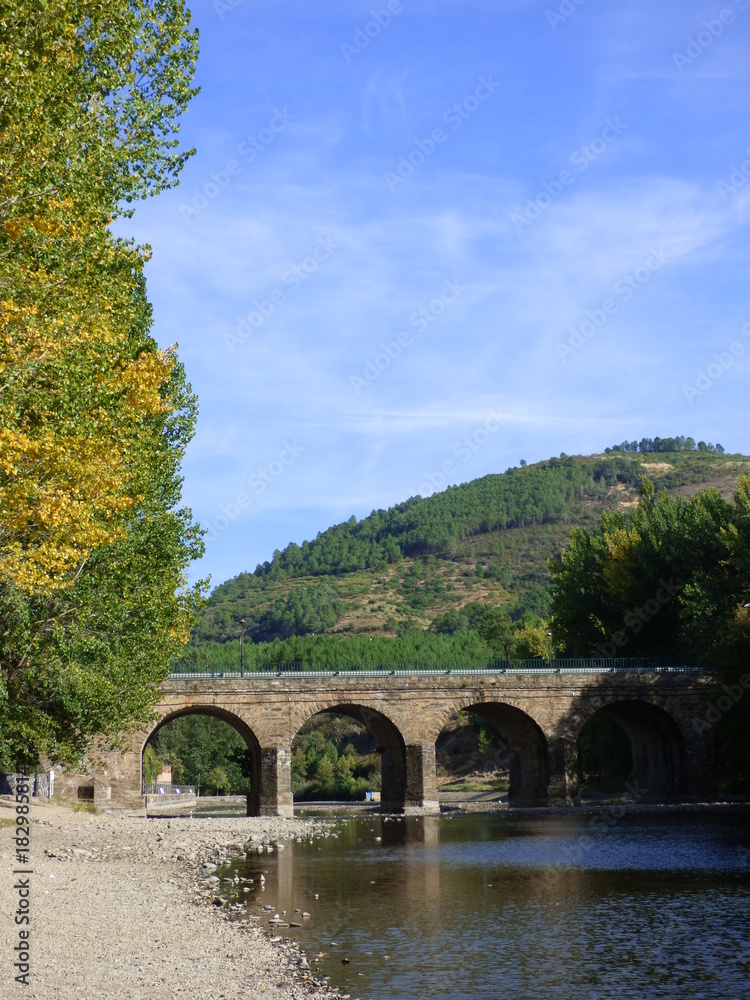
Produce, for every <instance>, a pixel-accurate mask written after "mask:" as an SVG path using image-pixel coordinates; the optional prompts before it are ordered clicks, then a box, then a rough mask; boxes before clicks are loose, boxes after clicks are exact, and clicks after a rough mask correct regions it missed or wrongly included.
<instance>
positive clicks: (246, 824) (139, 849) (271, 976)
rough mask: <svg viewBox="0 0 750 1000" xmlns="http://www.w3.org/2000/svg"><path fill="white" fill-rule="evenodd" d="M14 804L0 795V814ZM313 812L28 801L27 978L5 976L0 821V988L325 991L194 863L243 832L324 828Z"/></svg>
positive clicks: (11, 909)
mask: <svg viewBox="0 0 750 1000" xmlns="http://www.w3.org/2000/svg"><path fill="white" fill-rule="evenodd" d="M13 816H14V803H13V802H11V800H9V799H8V800H2V801H0V823H3V821H5V822H7V820H9V819H11V818H12V817H13ZM325 829H326V824H324V823H322V822H321V821H320V820H315V819H293V820H285V819H277V818H272V817H267V818H266V817H264V818H244V817H240V818H227V819H205V818H204V819H192V820H191V819H186V818H181V819H171V820H166V819H151V820H146V819H145V818H136V817H133V816H110V815H91V814H89V813H74V812H72V811H71V810H69V809H66V808H63V807H58V806H34V807H32V823H31V858H30V862H31V863H30V865H29V867H30V868H32V869H33V875H32V876H30V907H31V909H30V913H31V924H30V927H29V930H30V965H31V975H30V986H29V987H24V986H23V985H21V984H19V983H16V982H15V981H14V976H15V974H16V973H17V971H18V970H16V969H14V968H13V962H14V961H16V960H17V959H18V956H17V955H16V954H15V953H14V951H13V948H14V945H17V944H18V942H19V937H18V930H19V928H18V927H17V926H16V925H15V923H14V913H15V911H16V908H17V906H18V898H19V892H18V890H17V889H16V888H14V886H15V884H16V883H17V881H18V879H19V877H17V876H14V875H13V869H14V867H16V864H15V846H16V845H15V844H14V842H13V840H12V839H11V838H12V837H13V835H14V828H13V827H10V826H5V825H3V826H1V827H0V870H1V871H2V878H1V879H0V901H1V902H0V996H2V997H6V996H7V997H9V998H11V997H18V998H19V1000H20V998H21V997H24V998H26V997H33V998H35V1000H51V998H59V1000H65V998H68V997H70V998H73V997H76V998H80V997H86V998H87V1000H99V998H108V1000H109V998H118V1000H136V998H141V1000H162V998H164V1000H166V998H170V1000H171V998H173V997H186V998H188V997H189V998H195V1000H219V998H226V1000H230V998H235V997H236V998H243V1000H282V998H283V1000H302V998H308V997H311V996H314V997H319V998H321V1000H322V998H324V997H333V996H335V995H336V994H334V993H333V992H331V991H329V990H328V988H327V987H326V986H325V984H321V983H318V982H317V981H316V980H314V979H313V978H312V976H311V974H310V973H309V972H308V971H306V970H305V969H300V968H299V967H298V964H297V963H298V958H299V956H298V954H297V953H296V952H295V951H294V948H293V947H292V946H288V945H285V944H283V943H282V944H276V945H274V944H272V943H271V942H270V941H269V940H268V939H267V938H266V937H265V936H264V934H263V933H262V932H261V931H260V930H258V929H257V928H256V927H254V926H252V925H251V924H250V923H248V922H243V923H240V922H237V921H234V920H230V919H229V917H228V915H227V913H226V912H225V911H224V910H223V909H222V908H220V907H217V906H215V905H213V893H209V892H207V885H206V883H205V881H204V877H205V875H206V871H205V870H204V869H203V865H204V864H209V863H220V862H221V861H222V860H224V859H226V858H228V857H230V856H232V855H233V854H236V853H237V852H238V851H239V850H240V849H241V848H242V846H243V845H244V844H245V843H247V842H248V841H250V840H251V839H253V840H255V841H256V842H259V841H265V842H269V843H275V842H279V841H283V840H287V839H289V838H290V837H310V836H321V835H324V833H325Z"/></svg>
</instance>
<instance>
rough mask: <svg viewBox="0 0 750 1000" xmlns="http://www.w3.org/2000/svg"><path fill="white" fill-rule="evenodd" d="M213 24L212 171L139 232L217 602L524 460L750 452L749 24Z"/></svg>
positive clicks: (439, 6) (415, 20) (403, 9)
mask: <svg viewBox="0 0 750 1000" xmlns="http://www.w3.org/2000/svg"><path fill="white" fill-rule="evenodd" d="M373 12H374V13H373ZM193 16H194V22H195V24H196V26H197V27H198V28H199V29H200V38H201V42H200V45H201V56H200V61H199V65H198V72H197V83H198V84H199V85H200V86H201V88H202V89H201V93H200V95H199V96H198V97H197V98H196V99H195V101H194V102H193V104H192V105H191V107H190V109H189V111H188V113H187V114H186V116H185V118H184V120H183V128H182V138H183V141H184V143H185V144H186V145H190V146H192V145H194V146H195V147H196V148H197V155H196V156H195V157H193V158H192V159H191V160H190V161H189V163H188V164H187V166H186V168H185V170H184V172H183V175H182V180H181V183H180V186H179V187H178V188H176V189H175V190H173V191H171V192H167V193H166V194H163V195H161V196H159V197H158V198H157V199H154V200H151V201H148V202H145V203H143V204H142V205H140V206H139V207H138V209H137V212H136V215H135V218H134V219H132V220H127V222H126V223H124V224H122V225H121V226H120V231H122V232H125V233H127V234H129V235H133V236H135V237H136V239H137V240H138V241H139V242H147V243H150V244H151V246H152V247H153V260H152V261H151V263H150V264H149V265H148V268H147V276H148V289H149V295H150V298H151V300H152V301H153V303H154V311H155V335H156V337H157V339H158V341H159V343H160V344H162V345H163V346H166V345H168V344H171V343H174V342H177V343H178V344H179V353H180V357H181V358H182V360H183V361H184V363H185V365H186V367H187V371H188V376H189V379H190V381H191V383H192V385H193V388H194V389H195V391H196V392H197V394H198V396H199V400H200V417H199V422H198V429H197V434H196V437H195V440H194V441H193V442H192V444H191V446H190V448H189V451H188V454H187V456H186V460H185V463H184V467H183V472H184V478H185V483H184V498H185V502H186V503H187V504H188V505H189V506H190V507H191V508H192V510H193V513H194V515H195V517H196V518H197V519H198V520H199V521H200V522H201V523H202V524H203V525H204V526H205V527H206V528H207V529H209V530H208V535H207V538H206V555H205V557H204V559H203V560H202V562H201V563H200V564H197V565H196V566H195V567H194V571H193V577H198V576H207V575H209V574H210V575H211V577H212V585H216V584H218V583H220V582H222V581H223V580H225V579H227V578H229V577H231V576H234V575H236V574H237V573H239V572H242V571H243V570H252V569H254V568H255V566H256V564H257V563H258V562H261V561H263V560H264V559H266V558H270V557H271V555H272V553H273V551H274V549H276V548H283V547H284V546H285V545H286V544H287V543H288V542H290V541H297V542H301V541H302V540H303V539H305V538H311V537H314V536H315V535H316V534H317V532H318V531H321V530H324V529H325V528H327V527H328V526H329V525H331V524H333V523H336V522H338V521H341V520H345V519H347V518H349V517H350V516H351V515H352V514H354V515H356V516H357V517H361V516H364V515H366V514H368V513H369V512H370V511H371V510H372V509H373V508H377V507H388V506H390V505H392V504H395V503H398V502H400V501H402V500H404V499H406V498H407V497H409V496H412V495H415V494H417V493H420V494H421V495H423V496H424V495H427V494H428V493H430V492H433V491H434V490H435V489H439V488H442V487H443V486H444V485H447V484H448V483H459V482H465V481H467V480H470V479H474V478H476V477H478V476H482V475H486V474H487V473H490V472H502V471H504V470H505V469H506V468H508V467H509V466H513V465H517V464H518V463H519V460H520V459H525V460H526V461H527V462H533V461H538V460H541V459H545V458H548V457H550V456H552V455H556V454H559V453H560V452H561V451H565V452H567V453H569V454H574V453H584V454H590V453H593V452H597V451H602V450H603V449H604V447H605V446H606V445H609V444H614V443H615V442H618V441H621V440H623V439H625V438H627V439H633V438H640V437H642V436H655V435H673V434H674V435H676V434H686V435H692V436H693V437H695V438H696V439H698V438H704V439H705V440H707V441H709V440H710V441H714V442H716V441H719V442H721V443H722V444H723V445H724V447H725V448H726V449H727V450H728V451H740V452H744V453H749V452H750V432H749V431H748V423H747V420H746V413H747V408H746V401H747V398H748V393H747V382H748V373H750V325H746V324H750V302H748V295H747V287H748V279H747V275H748V256H749V252H748V251H749V248H748V242H747V238H746V233H747V229H746V227H747V221H748V216H749V213H750V128H749V127H748V122H750V115H749V114H748V111H749V110H750V87H748V75H749V74H748V67H749V65H750V64H749V62H748V52H750V45H749V44H748V43H749V42H750V0H726V2H725V3H724V5H722V4H721V3H720V2H719V3H715V4H711V3H696V2H693V0H684V2H682V3H680V4H675V3H674V2H673V0H672V2H659V0H657V2H654V0H648V2H646V0H631V2H629V3H627V4H617V5H615V4H604V3H603V2H601V0H583V2H578V3H576V2H575V0H561V2H557V3H546V2H544V0H542V2H537V0H507V2H504V0H494V2H491V0H486V2H482V0H477V2H471V0H455V2H450V0H446V2H430V0H415V2H409V3H407V2H406V0H390V2H385V3H383V2H375V3H372V2H370V3H359V2H356V0H347V2H346V3H344V2H340V0H326V2H318V0H304V2H302V0H293V2H292V0H273V2H265V0H216V2H209V0H200V2H197V3H196V4H195V6H194V8H193Z"/></svg>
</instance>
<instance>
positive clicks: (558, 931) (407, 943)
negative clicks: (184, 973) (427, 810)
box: [222, 815, 750, 1000]
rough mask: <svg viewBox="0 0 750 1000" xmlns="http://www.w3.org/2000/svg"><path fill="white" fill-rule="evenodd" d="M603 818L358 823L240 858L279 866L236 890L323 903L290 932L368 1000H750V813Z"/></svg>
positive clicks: (302, 904)
mask: <svg viewBox="0 0 750 1000" xmlns="http://www.w3.org/2000/svg"><path fill="white" fill-rule="evenodd" d="M591 823H592V818H591V817H590V816H580V815H579V816H563V817H551V816H540V817H533V818H525V817H524V818H520V817H509V816H458V817H442V818H437V817H435V818H424V819H411V818H410V819H381V818H380V817H367V818H358V819H349V820H345V821H343V822H342V823H341V826H340V827H339V831H338V836H336V837H335V838H334V837H331V838H321V839H318V840H316V841H314V842H313V843H309V842H307V843H303V844H298V843H295V844H293V845H291V846H290V847H288V848H287V849H286V850H285V851H282V852H280V853H278V854H273V855H269V854H263V855H260V856H258V855H253V856H252V857H251V858H249V859H247V860H245V859H244V858H243V859H242V860H241V861H238V862H236V863H235V864H233V865H232V866H231V868H232V872H233V873H234V872H236V873H237V874H239V875H241V876H242V875H244V876H246V877H252V878H255V879H256V881H255V883H254V885H255V886H257V885H258V881H257V880H258V876H259V875H260V874H261V873H262V872H263V873H264V874H265V877H266V882H265V889H264V890H260V889H255V888H253V890H252V891H251V892H249V893H245V894H243V893H242V892H241V887H240V892H239V894H238V895H236V896H233V900H244V901H246V902H247V906H248V910H249V911H250V912H251V913H253V912H254V913H258V912H260V910H259V907H260V906H262V905H263V904H265V905H269V904H273V906H274V909H273V910H271V911H270V913H267V914H264V915H263V918H262V922H266V921H267V919H268V917H272V916H273V915H274V913H279V914H281V913H282V910H286V911H287V914H286V919H287V920H289V919H292V920H299V919H300V914H299V913H295V910H307V911H309V912H310V914H311V916H310V918H309V919H306V920H304V925H303V927H301V928H290V929H288V930H281V931H279V932H278V933H280V934H284V935H288V936H292V937H294V938H296V939H297V940H298V941H299V942H300V944H301V945H302V946H303V947H304V948H305V950H306V952H307V954H308V957H309V958H310V960H311V964H312V965H313V968H314V969H316V970H317V971H318V974H319V975H328V976H330V978H331V982H332V983H333V984H335V985H337V986H339V987H341V988H344V989H345V990H346V991H347V992H349V993H351V995H352V997H360V998H362V1000H386V998H387V1000H426V998H430V1000H469V998H471V1000H494V998H498V1000H500V998H502V1000H537V998H543V1000H551V998H561V1000H562V998H564V1000H610V998H612V1000H615V998H616V1000H619V998H631V997H632V998H638V1000H651V998H658V1000H667V998H669V1000H694V998H695V1000H697V998H711V1000H717V998H721V1000H748V998H750V861H749V860H748V858H750V851H748V848H750V817H747V816H721V817H717V816H705V817H696V816H694V815H679V816H676V815H673V816H666V817H636V816H628V817H624V818H619V819H617V820H616V821H613V822H612V823H611V825H610V824H606V826H608V828H607V829H598V830H597V829H592V826H591ZM604 826H605V824H602V823H600V824H599V827H600V828H601V827H604ZM378 838H380V839H378ZM225 888H227V884H226V883H224V884H223V885H222V889H225ZM316 893H317V894H318V898H317V899H316V898H315V894H316ZM334 942H335V943H334ZM320 953H323V957H322V958H321V959H320V960H319V961H318V962H313V959H314V957H315V956H316V955H318V954H320ZM343 957H345V958H348V959H349V960H350V963H349V964H344V965H342V964H341V959H342V958H343Z"/></svg>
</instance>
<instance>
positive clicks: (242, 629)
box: [240, 618, 245, 677]
mask: <svg viewBox="0 0 750 1000" xmlns="http://www.w3.org/2000/svg"><path fill="white" fill-rule="evenodd" d="M244 676H245V619H244V618H240V677H244Z"/></svg>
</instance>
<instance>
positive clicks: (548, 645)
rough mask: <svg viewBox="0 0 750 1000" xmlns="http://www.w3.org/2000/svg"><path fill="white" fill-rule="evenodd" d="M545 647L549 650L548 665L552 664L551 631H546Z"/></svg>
mask: <svg viewBox="0 0 750 1000" xmlns="http://www.w3.org/2000/svg"><path fill="white" fill-rule="evenodd" d="M547 649H548V650H549V665H550V666H552V633H551V632H548V633H547Z"/></svg>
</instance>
